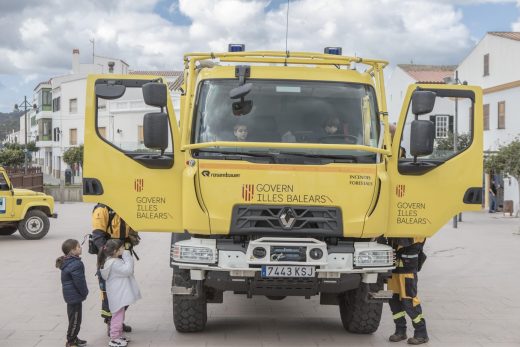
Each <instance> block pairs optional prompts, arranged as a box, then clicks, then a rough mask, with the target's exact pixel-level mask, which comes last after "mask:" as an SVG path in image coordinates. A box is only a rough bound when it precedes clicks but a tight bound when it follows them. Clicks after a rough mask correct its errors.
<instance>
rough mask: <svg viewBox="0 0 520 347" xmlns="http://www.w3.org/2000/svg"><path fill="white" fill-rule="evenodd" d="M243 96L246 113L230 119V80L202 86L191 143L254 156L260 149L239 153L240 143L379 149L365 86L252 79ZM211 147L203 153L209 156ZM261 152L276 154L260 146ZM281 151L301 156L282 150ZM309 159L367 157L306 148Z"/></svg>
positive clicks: (369, 92)
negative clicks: (248, 107)
mask: <svg viewBox="0 0 520 347" xmlns="http://www.w3.org/2000/svg"><path fill="white" fill-rule="evenodd" d="M247 82H248V83H252V84H253V88H252V90H251V92H249V93H248V94H247V95H246V96H245V100H246V101H251V102H252V109H251V111H250V112H249V113H247V114H244V115H241V116H235V115H234V114H233V109H232V103H233V102H236V101H237V100H232V99H230V97H229V92H230V90H231V89H233V88H236V87H237V86H238V81H237V80H236V79H234V80H231V79H230V80H206V81H203V82H202V86H201V89H200V94H199V99H198V101H197V107H196V112H195V117H196V119H195V123H194V124H195V127H194V131H193V138H192V140H193V142H194V143H203V142H211V141H235V142H237V144H236V146H234V147H228V148H219V149H218V152H220V153H222V152H223V151H225V152H229V153H237V152H240V153H248V152H259V151H262V148H260V149H259V148H245V147H242V148H240V143H241V142H246V141H248V142H292V143H302V148H305V146H304V145H303V144H304V143H318V144H319V143H329V144H359V145H364V146H371V147H377V146H378V145H379V132H380V129H379V127H380V126H379V120H378V118H377V106H376V99H375V94H374V91H373V88H372V87H371V86H370V85H365V84H354V83H338V82H318V81H316V82H314V81H287V80H254V79H249V80H248V81H247ZM211 150H212V148H204V151H211ZM263 151H264V152H268V153H273V152H274V153H276V152H277V151H278V152H279V150H275V149H272V148H269V147H268V146H266V148H265V149H263ZM283 152H299V153H301V152H302V149H288V148H284V149H283ZM305 153H308V154H311V155H348V156H365V157H366V156H369V157H374V158H375V156H374V155H373V153H369V152H366V151H358V150H330V149H306V150H305Z"/></svg>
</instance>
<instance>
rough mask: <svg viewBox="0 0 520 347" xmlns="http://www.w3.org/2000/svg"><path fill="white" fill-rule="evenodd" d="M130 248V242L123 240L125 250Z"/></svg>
mask: <svg viewBox="0 0 520 347" xmlns="http://www.w3.org/2000/svg"><path fill="white" fill-rule="evenodd" d="M131 248H132V243H131V242H125V250H127V251H128V250H130V249H131Z"/></svg>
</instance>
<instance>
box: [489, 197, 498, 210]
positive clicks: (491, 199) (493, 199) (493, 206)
mask: <svg viewBox="0 0 520 347" xmlns="http://www.w3.org/2000/svg"><path fill="white" fill-rule="evenodd" d="M496 210H497V198H496V196H495V195H494V194H491V193H489V212H495V211H496Z"/></svg>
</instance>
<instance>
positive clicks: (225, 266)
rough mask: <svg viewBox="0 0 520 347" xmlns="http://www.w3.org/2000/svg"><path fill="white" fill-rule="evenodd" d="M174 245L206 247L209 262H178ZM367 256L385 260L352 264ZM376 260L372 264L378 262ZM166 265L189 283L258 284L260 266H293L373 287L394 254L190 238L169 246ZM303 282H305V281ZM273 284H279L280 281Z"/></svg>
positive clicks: (311, 242)
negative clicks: (354, 278)
mask: <svg viewBox="0 0 520 347" xmlns="http://www.w3.org/2000/svg"><path fill="white" fill-rule="evenodd" d="M175 245H177V246H181V245H182V246H186V247H207V248H209V249H211V252H212V253H213V254H214V259H213V262H211V263H197V262H193V261H182V260H181V259H180V258H179V249H178V248H177V252H176V253H175V252H174V251H173V249H174V247H175ZM258 247H261V248H263V249H264V250H265V251H266V252H265V253H266V254H265V256H264V257H263V258H258V257H256V256H255V255H254V253H253V250H255V249H256V248H258ZM316 249H318V250H320V251H321V254H322V256H321V257H320V258H319V259H313V258H312V257H311V256H310V253H311V251H312V250H316ZM284 252H286V253H287V254H285V255H286V256H284ZM367 252H368V254H372V253H373V254H377V257H380V254H381V253H384V254H386V253H387V257H388V258H385V259H386V261H385V262H381V261H379V263H374V264H373V265H372V266H358V265H357V264H356V262H357V259H360V257H359V255H361V254H363V255H365V254H367ZM370 252H372V253H370ZM385 252H386V253H385ZM295 254H296V255H295ZM289 255H291V257H289ZM377 257H376V258H375V260H376V261H377V260H378V259H379V258H377ZM291 258H292V259H291ZM295 258H297V259H295ZM288 259H290V260H288ZM364 259H365V258H364ZM170 265H171V266H172V267H174V268H178V269H181V270H189V271H190V275H191V279H192V280H205V279H210V278H217V277H218V278H220V279H219V281H221V282H227V281H233V280H237V281H238V280H239V279H245V278H249V279H255V280H259V279H262V277H261V270H262V266H284V265H294V266H313V267H314V268H315V273H316V275H315V278H316V279H334V280H341V279H342V277H344V276H343V275H349V274H352V275H357V277H360V278H361V281H362V282H364V283H375V282H376V281H377V277H378V274H384V273H388V272H389V271H391V270H392V269H394V254H393V250H392V248H391V247H389V246H387V245H382V244H378V243H376V242H338V244H337V245H335V246H331V245H327V244H326V243H325V242H322V241H319V240H316V239H311V238H276V237H264V238H260V239H258V240H254V241H250V242H249V243H246V244H243V243H240V244H237V243H233V242H232V240H212V239H195V238H191V239H188V240H183V241H179V242H177V243H176V244H174V245H172V254H171V258H170ZM218 272H223V273H227V275H224V274H218ZM210 273H212V274H210ZM300 279H301V278H300ZM307 279H308V278H305V280H307ZM276 280H280V278H277V279H276ZM209 282H211V281H209Z"/></svg>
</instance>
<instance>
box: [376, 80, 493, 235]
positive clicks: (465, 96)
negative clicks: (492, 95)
mask: <svg viewBox="0 0 520 347" xmlns="http://www.w3.org/2000/svg"><path fill="white" fill-rule="evenodd" d="M482 124H483V120H482V90H481V89H480V88H479V87H474V86H466V85H438V84H424V85H421V84H416V85H412V86H410V87H409V88H408V92H407V94H406V98H405V100H404V104H403V108H402V110H401V115H400V118H399V122H398V125H397V129H396V133H395V136H394V139H393V142H392V157H391V158H390V160H389V163H388V172H389V176H390V180H391V182H392V184H391V186H390V189H391V191H390V209H389V210H390V212H389V221H388V230H387V232H386V233H385V236H389V237H418V236H424V237H428V236H431V235H433V234H434V233H436V232H437V231H438V230H439V229H440V228H441V227H442V226H443V225H444V224H445V223H446V222H448V221H449V220H450V219H451V218H452V217H453V216H455V215H457V214H458V213H460V212H462V211H476V210H479V209H480V208H481V202H482V174H483V152H482V136H483V131H482V126H483V125H482ZM454 134H455V135H454Z"/></svg>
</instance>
